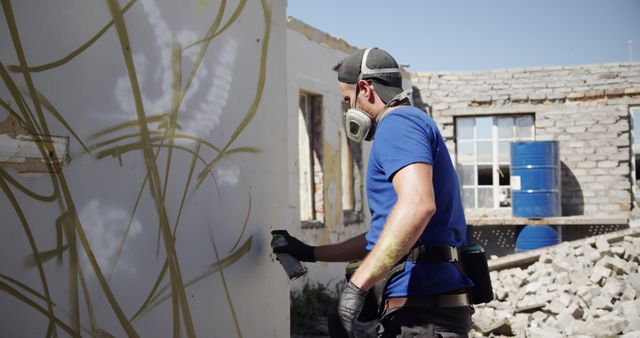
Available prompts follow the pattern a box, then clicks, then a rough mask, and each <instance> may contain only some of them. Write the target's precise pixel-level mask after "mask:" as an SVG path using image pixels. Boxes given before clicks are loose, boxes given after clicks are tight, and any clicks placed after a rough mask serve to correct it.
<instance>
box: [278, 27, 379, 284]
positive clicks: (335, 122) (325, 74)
mask: <svg viewBox="0 0 640 338" xmlns="http://www.w3.org/2000/svg"><path fill="white" fill-rule="evenodd" d="M309 29H310V30H311V31H312V33H313V29H311V28H309ZM315 33H318V32H315ZM347 55H348V54H347V53H346V52H344V51H341V50H338V49H335V48H331V47H329V46H327V45H324V44H322V43H319V42H318V41H317V40H312V39H309V38H308V37H307V36H305V35H304V34H302V33H301V32H300V31H297V30H293V29H288V31H287V95H288V98H287V111H288V116H287V117H288V119H287V125H288V134H289V139H290V140H291V142H290V143H289V146H288V152H289V157H291V158H292V159H295V160H294V161H293V162H294V166H291V167H289V168H288V171H289V175H290V176H291V181H290V182H291V183H292V184H291V185H290V186H289V206H290V207H291V208H290V209H289V211H290V213H291V214H290V217H291V218H298V219H299V217H300V216H299V215H300V211H299V207H300V196H299V186H298V184H296V183H297V182H299V173H298V160H297V158H298V142H297V141H296V140H297V137H298V134H297V131H298V95H299V93H300V91H301V90H302V91H305V92H311V93H314V94H320V95H322V100H323V102H322V106H323V112H322V114H323V119H324V120H323V130H322V132H323V138H324V145H323V150H324V154H323V155H324V163H323V169H324V183H325V188H324V191H325V194H324V200H325V206H324V207H325V222H324V227H322V228H318V229H302V228H301V226H300V222H298V223H296V224H294V225H293V226H291V227H289V229H288V230H289V232H290V233H291V234H292V235H294V236H297V237H299V238H300V239H302V240H303V241H305V242H307V243H309V244H312V245H321V244H329V243H337V242H340V241H343V240H345V239H348V238H350V237H352V236H354V235H356V234H359V233H362V232H364V231H365V230H366V228H365V227H363V225H362V224H357V225H347V226H344V225H343V223H342V222H343V220H342V204H341V203H342V197H341V196H342V186H341V166H340V159H341V146H340V138H341V137H343V133H344V130H343V116H342V113H341V102H342V95H341V93H340V90H339V88H338V82H337V73H336V72H335V71H333V70H332V68H333V66H335V65H336V64H337V63H338V62H339V61H340V60H342V59H343V58H344V57H346V56H347ZM365 148H367V149H368V146H365ZM365 153H368V150H367V151H365ZM363 163H365V164H366V157H365V158H364V159H363ZM364 210H367V209H366V207H365V209H364ZM365 214H366V215H367V216H368V212H366V213H365ZM306 266H307V268H308V270H309V272H308V273H307V275H305V277H304V278H301V279H300V280H296V281H294V282H293V283H292V288H293V289H300V288H302V286H304V283H305V282H312V283H315V282H320V283H323V284H327V283H329V284H333V283H335V282H338V281H339V280H341V279H343V277H344V267H345V264H340V263H329V264H328V263H314V264H309V263H307V264H306Z"/></svg>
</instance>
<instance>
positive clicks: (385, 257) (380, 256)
mask: <svg viewBox="0 0 640 338" xmlns="http://www.w3.org/2000/svg"><path fill="white" fill-rule="evenodd" d="M431 177H432V168H431V165H427V164H422V163H417V164H412V165H409V166H406V167H405V168H403V169H401V170H400V171H399V172H398V173H396V175H395V176H394V178H393V187H394V189H395V190H396V192H397V194H398V199H397V201H396V204H395V205H394V206H393V209H392V210H391V213H390V214H389V216H388V217H387V221H386V222H385V224H384V227H383V229H382V232H381V233H380V237H379V238H378V241H377V242H376V245H375V246H374V247H373V250H371V253H370V254H369V255H367V257H366V258H365V259H364V261H363V262H362V264H361V265H360V267H359V268H358V270H356V272H355V273H354V274H353V276H352V277H351V281H352V282H353V283H354V284H355V285H356V286H358V287H359V288H361V289H363V290H369V288H371V287H372V286H373V284H375V282H376V281H378V279H380V278H382V276H384V275H385V274H386V273H387V272H389V270H391V269H392V268H393V267H394V266H395V265H396V264H397V263H398V261H399V260H400V259H401V258H402V257H403V256H404V255H406V254H407V253H408V252H409V250H411V248H412V247H413V245H414V244H415V243H416V242H417V241H418V238H420V236H421V235H422V232H423V231H424V229H425V228H426V226H427V224H428V223H429V220H430V219H431V216H433V214H434V213H435V212H436V205H435V199H434V195H433V186H432V185H431Z"/></svg>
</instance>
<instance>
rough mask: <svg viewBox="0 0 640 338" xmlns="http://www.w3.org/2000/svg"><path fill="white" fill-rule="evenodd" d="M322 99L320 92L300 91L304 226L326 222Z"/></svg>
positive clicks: (302, 216) (321, 224)
mask: <svg viewBox="0 0 640 338" xmlns="http://www.w3.org/2000/svg"><path fill="white" fill-rule="evenodd" d="M303 100H304V105H303ZM322 101H323V97H322V95H320V94H315V93H312V92H309V91H306V90H300V91H299V93H298V114H297V115H298V137H299V140H298V175H299V179H298V181H299V184H300V185H299V189H298V190H299V207H300V213H299V217H300V222H301V225H302V228H321V227H324V223H325V215H326V210H325V203H324V186H325V185H324V168H323V156H322V145H323V139H324V138H323V137H324V136H323V134H324V132H323V129H324V127H323V112H322ZM303 107H304V108H303ZM303 131H304V133H303ZM305 134H306V136H305ZM302 137H304V140H303V139H302ZM317 143H319V144H317ZM303 146H306V149H303V148H302V147H303ZM303 157H306V159H303ZM305 170H306V171H305Z"/></svg>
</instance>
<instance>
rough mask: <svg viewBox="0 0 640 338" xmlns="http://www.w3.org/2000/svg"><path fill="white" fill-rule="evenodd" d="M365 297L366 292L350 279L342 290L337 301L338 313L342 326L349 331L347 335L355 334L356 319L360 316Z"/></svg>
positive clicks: (352, 335)
mask: <svg viewBox="0 0 640 338" xmlns="http://www.w3.org/2000/svg"><path fill="white" fill-rule="evenodd" d="M366 297H367V292H366V291H363V290H362V289H360V288H359V287H357V286H356V285H355V284H353V283H352V282H351V281H349V282H348V283H347V285H346V286H345V287H344V290H342V294H341V295H340V301H339V302H338V315H339V316H340V321H342V326H344V328H345V330H347V333H349V337H354V336H355V332H356V320H357V319H358V316H360V312H362V308H363V307H364V300H365V299H366Z"/></svg>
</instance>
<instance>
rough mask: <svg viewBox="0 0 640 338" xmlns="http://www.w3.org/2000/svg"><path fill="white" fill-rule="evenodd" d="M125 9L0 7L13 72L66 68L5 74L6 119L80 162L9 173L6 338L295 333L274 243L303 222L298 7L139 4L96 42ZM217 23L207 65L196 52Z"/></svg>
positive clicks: (3, 299) (0, 35)
mask: <svg viewBox="0 0 640 338" xmlns="http://www.w3.org/2000/svg"><path fill="white" fill-rule="evenodd" d="M117 2H119V3H121V4H122V5H123V6H124V4H125V3H127V2H126V1H88V2H82V1H72V0H61V1H55V2H42V1H13V2H11V5H12V6H5V5H7V4H9V2H8V1H7V2H3V15H0V41H2V43H1V44H0V62H1V63H2V67H3V68H4V69H5V70H6V69H7V67H10V66H12V65H19V64H20V62H21V60H20V57H19V55H20V54H19V53H18V51H23V52H24V60H26V63H27V64H28V65H30V66H38V65H45V64H49V63H51V62H54V61H56V60H60V62H58V63H56V64H52V65H50V66H48V67H44V69H40V68H38V69H31V70H30V71H29V72H27V73H26V75H27V76H23V74H22V73H20V72H19V69H16V68H10V69H12V71H9V72H8V73H5V76H3V77H2V78H1V81H2V84H1V85H0V99H1V100H2V101H3V102H2V103H3V104H2V105H0V122H2V121H5V120H6V119H7V118H8V116H9V111H14V112H15V113H16V114H17V115H18V116H19V117H20V118H21V119H22V120H23V121H25V122H26V124H27V126H26V127H27V129H30V130H38V133H41V134H47V135H55V136H62V137H67V138H68V146H69V156H70V159H71V161H70V162H69V163H66V164H65V165H64V167H63V168H62V171H61V172H59V173H44V174H37V175H24V174H18V173H17V172H16V170H15V169H14V168H15V167H16V166H18V165H17V164H16V163H18V162H21V161H24V160H25V159H24V158H19V157H13V158H11V159H10V160H9V161H8V162H7V161H6V162H3V163H0V174H1V175H0V188H1V189H0V215H1V222H0V223H1V225H2V231H3V233H2V236H0V336H2V337H45V336H48V333H47V332H48V327H49V323H50V321H51V322H52V323H56V325H55V326H54V329H55V330H56V332H57V334H58V336H59V337H65V336H73V335H82V336H92V335H95V334H98V333H100V332H103V333H108V334H110V335H113V336H116V337H124V336H127V335H129V336H136V335H137V336H144V337H168V336H175V334H174V332H177V333H178V336H181V337H182V336H191V335H199V336H204V337H234V336H242V337H286V336H288V335H289V323H288V317H289V289H288V287H287V278H286V275H285V274H284V272H283V271H282V268H281V267H280V266H279V264H277V263H275V262H273V261H272V260H271V257H270V255H269V252H270V248H269V240H270V235H269V231H270V229H271V228H273V227H279V226H282V225H285V226H292V225H293V224H295V222H296V219H297V218H292V213H291V212H290V211H289V210H290V208H289V204H290V201H289V197H288V195H287V192H288V191H289V190H290V189H289V184H290V181H289V177H288V175H287V173H288V170H290V168H291V166H292V165H291V164H289V159H288V158H287V153H286V152H282V151H281V150H282V149H284V148H286V147H287V145H289V144H291V141H290V140H288V139H287V136H288V135H287V132H286V130H287V123H288V120H287V119H286V116H287V114H286V112H287V109H288V106H286V105H285V99H284V98H285V97H286V94H285V88H286V87H285V86H286V84H285V81H286V78H285V77H284V76H282V74H284V73H285V43H286V39H285V29H286V23H285V3H284V2H282V1H273V0H264V1H248V2H246V5H245V6H244V7H242V8H238V6H239V4H242V3H243V2H241V1H227V2H226V7H225V8H224V9H222V8H220V2H218V1H189V2H176V1H168V0H163V1H153V0H139V1H134V2H133V5H132V6H131V8H130V9H129V10H128V11H127V12H126V14H125V15H124V26H126V32H125V31H124V30H120V31H118V30H117V29H116V27H120V28H124V26H122V25H119V24H116V26H112V27H110V28H108V29H107V30H106V32H105V33H104V34H103V35H102V36H99V37H96V34H98V32H99V31H100V30H101V29H102V28H103V27H105V25H107V24H108V23H109V22H110V21H111V20H112V18H113V16H112V14H111V11H110V9H109V6H108V4H109V3H112V4H115V3H117ZM223 3H224V2H223ZM9 7H12V8H9ZM237 8H238V10H239V12H238V13H239V16H238V17H237V18H234V17H232V14H233V13H234V12H235V11H236V9H237ZM223 10H224V11H223ZM219 13H224V14H223V15H222V16H221V22H220V24H219V25H217V28H216V27H215V26H216V25H215V22H216V17H217V15H218V14H219ZM115 16H116V17H118V15H117V14H116V15H115ZM7 18H9V19H7ZM116 21H119V20H116ZM226 24H228V26H227V25H226ZM212 26H213V28H214V29H212V30H211V32H214V31H215V32H219V34H216V35H215V36H214V38H213V39H211V40H210V44H208V48H207V49H206V50H205V49H204V48H203V46H205V45H206V44H203V43H200V44H197V45H195V46H193V47H190V48H189V47H188V46H189V45H190V44H191V43H193V42H196V41H199V40H201V39H203V38H205V37H206V36H207V35H208V33H207V32H208V31H209V30H210V27H212ZM223 28H224V29H225V30H224V31H222V29H223ZM12 33H13V34H12ZM118 33H120V34H118ZM209 34H210V33H209ZM12 36H13V37H18V38H19V40H20V42H19V43H20V44H18V43H17V42H15V41H12ZM119 36H120V37H119ZM93 37H96V39H95V41H94V42H93V43H92V44H90V45H89V46H88V48H86V49H84V50H81V51H79V50H78V48H80V46H82V45H83V44H84V43H85V42H87V41H89V40H90V39H91V38H93ZM125 38H127V39H128V40H129V42H130V43H129V46H127V45H126V44H123V43H122V42H123V41H124V39H125ZM265 44H268V45H267V46H268V48H265V49H263V46H265ZM20 46H21V47H20ZM74 51H79V52H78V53H72V52H74ZM129 52H130V53H129ZM66 56H68V58H65V57H66ZM128 57H131V60H132V62H130V63H129V68H128V67H127V63H126V62H125V61H126V60H127V58H128ZM200 58H201V60H202V62H201V63H200V64H199V66H195V65H197V63H198V61H199V60H200ZM194 68H195V71H194V74H195V77H194V78H193V81H192V82H191V85H190V86H189V87H188V88H187V83H188V78H189V76H190V73H191V71H192V69H194ZM132 82H133V83H135V84H136V85H137V86H139V90H137V89H136V88H135V87H136V85H134V86H133V87H132ZM132 88H133V89H132ZM36 91H37V92H38V93H41V95H42V96H43V97H45V98H46V102H45V99H40V100H38V99H36V98H37V96H38V95H36V94H35V93H36ZM176 94H177V95H176ZM181 94H183V95H184V99H183V100H181V102H180V104H179V105H173V103H174V102H178V101H180V100H179V98H180V95H181ZM136 102H137V103H138V104H136ZM22 103H24V104H25V105H22ZM171 112H173V113H175V114H172V113H171ZM57 114H58V116H57ZM163 114H164V117H163V118H160V119H153V117H154V116H159V115H163ZM172 116H173V117H175V120H172ZM143 119H144V120H145V121H146V123H145V121H143ZM173 121H175V122H173ZM127 123H129V124H127ZM173 133H175V135H176V137H172V135H174V134H173ZM0 134H5V136H6V135H9V134H11V135H12V136H10V137H12V138H13V139H16V138H19V137H20V136H19V135H15V134H16V133H13V132H11V130H9V131H7V130H4V131H3V132H0ZM82 144H84V145H86V146H87V147H88V148H89V150H90V153H87V152H86V151H85V150H84V148H83V146H82ZM3 146H4V148H3V149H5V148H7V147H10V143H9V142H8V141H7V142H4V143H3ZM43 150H44V149H43ZM223 150H226V153H225V154H224V156H219V155H220V151H223ZM195 152H197V154H198V156H199V158H196V157H195V156H194V153H195ZM194 159H195V162H194ZM33 161H34V160H31V162H29V161H28V162H27V164H26V166H23V167H22V168H23V169H24V170H26V171H30V170H31V171H33V170H34V169H33V167H34V165H33V163H34V162H33ZM35 161H36V162H37V160H35ZM192 163H194V164H193V165H192ZM207 164H209V167H207ZM207 169H211V170H210V172H208V171H207ZM203 171H204V173H205V174H204V176H203V177H202V178H203V180H199V174H200V173H202V172H203ZM147 178H149V179H147ZM293 182H295V181H293ZM165 191H166V193H165ZM49 195H51V198H46V196H49ZM23 216H24V217H23ZM178 218H179V221H177V219H178ZM176 226H177V228H176ZM56 229H58V230H60V232H57V231H56ZM172 231H175V237H172V236H164V235H160V234H161V233H162V234H168V233H171V232H172ZM174 249H175V254H173V252H174ZM57 254H59V255H57ZM34 257H35V258H34ZM88 257H91V259H90V258H88ZM167 257H170V258H171V259H169V262H170V263H169V264H168V266H170V267H171V268H169V269H165V268H163V266H164V265H165V262H166V261H167V259H166V258H167ZM220 266H222V269H218V268H219V267H220ZM156 283H157V288H154V286H155V285H156ZM171 295H173V296H175V297H173V298H172V297H171ZM148 297H150V299H151V301H150V302H146V300H147V299H148ZM172 299H173V300H174V301H172ZM145 304H146V305H145ZM141 308H142V309H144V311H143V314H142V315H140V316H138V317H136V318H133V317H134V315H135V314H136V312H137V311H138V310H139V309H141ZM52 328H53V327H52Z"/></svg>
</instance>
